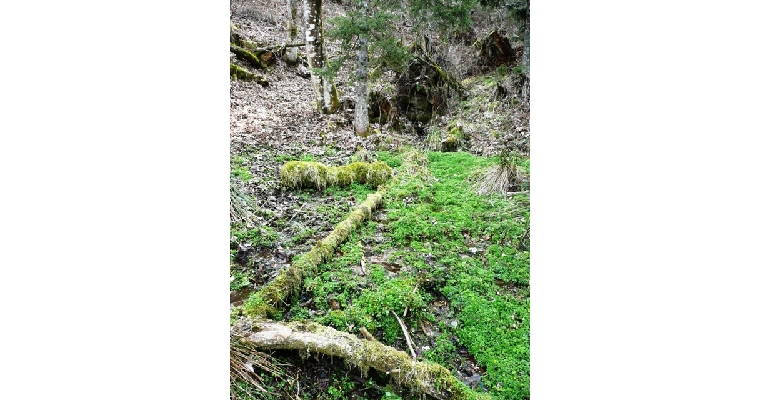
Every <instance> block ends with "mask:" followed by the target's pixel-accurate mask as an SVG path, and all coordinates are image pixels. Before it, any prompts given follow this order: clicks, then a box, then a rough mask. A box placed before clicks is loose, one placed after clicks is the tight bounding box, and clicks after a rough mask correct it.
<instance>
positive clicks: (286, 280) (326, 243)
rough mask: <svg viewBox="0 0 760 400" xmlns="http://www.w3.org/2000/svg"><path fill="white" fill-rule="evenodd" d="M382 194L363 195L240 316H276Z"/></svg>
mask: <svg viewBox="0 0 760 400" xmlns="http://www.w3.org/2000/svg"><path fill="white" fill-rule="evenodd" d="M385 192H386V187H384V186H382V187H380V189H379V190H378V191H377V192H376V193H372V194H369V195H367V199H366V200H364V202H362V203H361V204H360V205H359V206H358V207H356V208H355V209H354V210H353V211H352V212H351V214H349V215H348V217H346V219H344V220H343V221H341V222H340V223H339V224H338V225H336V226H335V228H334V229H333V230H332V232H330V234H329V235H327V237H326V238H324V239H322V240H321V241H319V242H317V244H316V245H314V247H312V248H311V250H310V251H309V252H308V253H306V254H304V255H303V256H301V257H300V258H299V259H298V260H296V261H295V262H293V263H292V264H291V265H290V267H288V268H287V269H286V270H284V271H280V274H279V275H277V276H276V277H275V278H274V279H272V280H271V281H270V282H269V283H268V284H267V285H266V286H264V287H263V288H262V289H261V290H260V291H258V292H256V293H253V294H251V297H249V298H248V300H246V302H245V304H244V305H243V313H244V314H245V315H247V316H249V317H252V318H260V317H264V316H266V315H270V316H271V315H274V314H275V313H276V312H277V310H276V308H275V307H278V306H279V305H281V304H282V303H284V302H285V300H286V299H287V298H288V297H290V296H291V295H293V294H294V293H296V292H297V291H299V290H300V289H301V283H302V282H303V278H304V276H310V275H313V274H314V273H315V272H316V271H317V267H318V266H319V264H322V263H323V262H325V261H327V260H328V259H329V258H330V257H332V255H333V253H334V252H335V249H336V248H337V247H338V245H340V244H341V243H343V242H345V241H346V239H348V235H350V234H351V232H352V231H354V230H355V229H356V228H357V227H359V225H361V223H362V222H363V221H364V220H366V219H368V218H370V217H371V215H372V211H373V210H375V209H377V208H378V207H379V206H380V205H381V202H382V198H383V196H384V195H385Z"/></svg>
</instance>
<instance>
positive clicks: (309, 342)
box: [232, 320, 489, 400]
mask: <svg viewBox="0 0 760 400" xmlns="http://www.w3.org/2000/svg"><path fill="white" fill-rule="evenodd" d="M232 331H233V332H234V334H235V335H237V336H239V337H240V338H241V339H240V340H242V341H244V342H248V343H251V344H252V345H253V346H254V347H256V348H259V349H262V350H263V349H267V350H270V349H271V350H274V349H289V350H300V351H303V352H306V353H312V354H321V355H328V356H332V357H340V358H343V359H345V360H346V361H348V362H349V363H351V364H353V365H355V366H357V367H359V368H360V369H361V370H362V371H363V373H367V372H368V370H369V368H374V369H376V370H377V371H379V372H381V373H382V372H385V373H387V374H388V375H390V376H391V377H392V378H393V379H394V380H395V381H396V382H398V383H399V384H401V385H404V386H406V387H408V388H410V389H411V390H412V391H414V392H421V393H425V394H427V395H430V396H433V397H435V398H437V399H450V400H461V399H468V400H469V399H472V400H474V399H488V398H489V397H488V396H487V395H484V394H479V393H476V392H474V391H473V390H471V389H470V388H468V387H467V386H465V385H464V384H463V383H462V382H460V381H459V380H457V379H456V378H455V377H454V376H453V375H452V374H451V372H449V370H447V369H446V368H444V367H442V366H441V365H439V364H435V363H430V362H420V361H414V360H412V359H411V358H410V357H409V356H408V355H407V354H406V353H404V352H402V351H398V350H396V349H394V348H393V347H390V346H386V345H384V344H382V343H380V342H377V341H370V340H364V339H359V338H357V337H356V336H354V335H352V334H349V333H346V332H340V331H337V330H335V329H333V328H330V327H326V326H322V325H319V324H317V323H314V322H291V323H287V324H285V323H276V322H251V321H245V320H244V321H241V322H240V323H238V324H237V325H236V326H234V327H233V328H232Z"/></svg>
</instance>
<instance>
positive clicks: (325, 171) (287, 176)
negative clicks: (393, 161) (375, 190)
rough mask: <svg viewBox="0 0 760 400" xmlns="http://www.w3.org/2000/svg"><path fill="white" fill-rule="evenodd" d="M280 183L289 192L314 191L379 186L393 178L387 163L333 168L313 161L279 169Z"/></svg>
mask: <svg viewBox="0 0 760 400" xmlns="http://www.w3.org/2000/svg"><path fill="white" fill-rule="evenodd" d="M280 176H281V182H282V185H283V187H285V188H287V189H300V188H313V189H317V190H323V189H325V188H326V187H328V186H349V185H351V184H352V183H362V184H364V183H366V184H368V185H370V186H372V187H378V186H380V185H382V184H384V183H386V182H387V181H388V180H390V179H391V177H392V176H393V170H391V168H390V167H389V166H388V165H387V164H386V163H384V162H382V161H377V162H374V163H371V164H370V163H366V162H361V161H360V162H353V163H351V164H348V165H345V166H340V167H332V166H327V165H324V164H322V163H318V162H313V161H289V162H287V163H285V165H283V166H282V168H281V169H280Z"/></svg>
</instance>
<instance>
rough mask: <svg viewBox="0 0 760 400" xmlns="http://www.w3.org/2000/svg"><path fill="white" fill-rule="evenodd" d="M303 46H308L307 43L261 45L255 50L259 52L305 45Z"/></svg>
mask: <svg viewBox="0 0 760 400" xmlns="http://www.w3.org/2000/svg"><path fill="white" fill-rule="evenodd" d="M303 46H306V43H291V44H279V45H276V46H267V47H259V48H258V49H254V50H253V52H257V51H272V50H280V49H284V48H286V47H303Z"/></svg>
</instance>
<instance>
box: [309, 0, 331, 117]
mask: <svg viewBox="0 0 760 400" xmlns="http://www.w3.org/2000/svg"><path fill="white" fill-rule="evenodd" d="M303 4H304V9H303V11H304V12H303V18H304V25H305V28H306V29H305V32H306V58H307V60H308V61H309V68H312V69H314V68H327V67H328V63H327V55H326V54H325V53H326V52H325V42H324V32H323V30H322V0H304V1H303ZM311 84H312V86H313V87H314V94H315V98H316V100H317V110H319V112H320V113H322V114H332V113H334V112H335V110H337V109H338V89H337V88H336V87H335V84H334V83H333V80H332V78H329V77H326V76H320V75H319V74H317V73H312V74H311Z"/></svg>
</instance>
